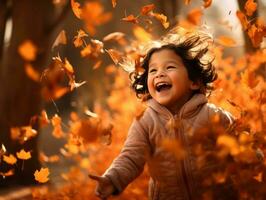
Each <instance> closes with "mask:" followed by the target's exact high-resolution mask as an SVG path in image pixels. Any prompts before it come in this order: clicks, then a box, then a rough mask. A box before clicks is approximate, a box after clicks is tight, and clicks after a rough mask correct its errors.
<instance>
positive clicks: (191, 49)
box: [130, 34, 217, 100]
mask: <svg viewBox="0 0 266 200" xmlns="http://www.w3.org/2000/svg"><path fill="white" fill-rule="evenodd" d="M209 39H210V38H209V37H207V36H206V35H205V36H204V37H201V36H200V35H197V34H195V35H192V36H189V37H187V38H186V39H184V40H183V41H182V42H179V43H178V44H174V43H163V45H161V46H159V47H153V48H151V49H150V50H149V51H148V52H147V54H146V55H145V57H144V59H143V60H142V62H141V63H140V67H141V68H143V69H144V72H143V73H141V74H140V73H138V72H137V71H133V72H132V73H131V74H130V80H131V81H132V87H133V89H134V91H135V92H136V95H137V97H138V98H143V97H144V100H147V99H149V98H150V96H149V92H148V86H147V77H148V68H149V62H150V58H151V56H152V55H153V53H155V52H158V51H160V50H163V49H169V50H172V51H174V52H175V53H176V54H177V55H178V56H180V57H181V59H182V61H183V63H184V66H185V67H186V69H187V72H188V77H189V79H190V80H191V81H193V82H197V83H199V84H200V85H201V88H200V89H199V90H197V91H195V92H196V93H204V94H206V93H207V92H210V91H211V90H212V89H213V88H212V87H211V86H210V83H212V82H213V81H215V80H216V79H217V73H216V72H215V68H214V66H213V60H214V59H210V60H208V61H205V62H203V61H202V58H203V56H204V55H206V53H207V52H208V51H209V44H207V43H206V42H207V40H209ZM203 43H205V44H207V45H203Z"/></svg>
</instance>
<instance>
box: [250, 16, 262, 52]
mask: <svg viewBox="0 0 266 200" xmlns="http://www.w3.org/2000/svg"><path fill="white" fill-rule="evenodd" d="M248 36H249V38H250V39H251V42H252V45H253V46H254V47H259V46H260V44H261V43H262V41H263V38H265V37H266V26H265V25H264V24H263V23H262V22H260V21H259V22H258V21H257V22H256V23H255V24H252V25H251V27H250V28H249V29H248Z"/></svg>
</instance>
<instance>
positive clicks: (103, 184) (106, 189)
mask: <svg viewBox="0 0 266 200" xmlns="http://www.w3.org/2000/svg"><path fill="white" fill-rule="evenodd" d="M89 177H90V178H91V179H93V180H95V181H97V182H98V185H97V187H96V190H95V195H96V196H98V197H99V198H101V199H107V197H109V196H110V195H111V194H113V192H114V191H115V187H114V185H113V183H112V182H111V181H110V180H109V179H108V178H106V177H102V176H96V175H93V174H89Z"/></svg>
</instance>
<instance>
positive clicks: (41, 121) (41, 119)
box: [39, 110, 50, 127]
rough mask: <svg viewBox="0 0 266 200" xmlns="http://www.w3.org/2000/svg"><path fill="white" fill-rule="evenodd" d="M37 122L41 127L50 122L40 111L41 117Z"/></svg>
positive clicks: (44, 112)
mask: <svg viewBox="0 0 266 200" xmlns="http://www.w3.org/2000/svg"><path fill="white" fill-rule="evenodd" d="M39 122H40V125H41V127H43V126H45V125H47V124H49V123H50V120H49V118H48V115H47V113H46V111H45V110H42V112H41V116H40V117H39Z"/></svg>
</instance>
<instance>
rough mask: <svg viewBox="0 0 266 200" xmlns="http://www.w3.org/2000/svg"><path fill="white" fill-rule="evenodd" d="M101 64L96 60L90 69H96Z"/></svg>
mask: <svg viewBox="0 0 266 200" xmlns="http://www.w3.org/2000/svg"><path fill="white" fill-rule="evenodd" d="M101 64H102V61H101V60H98V61H97V62H96V63H95V64H94V65H93V67H92V69H93V70H95V69H98V68H99V67H100V66H101Z"/></svg>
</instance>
